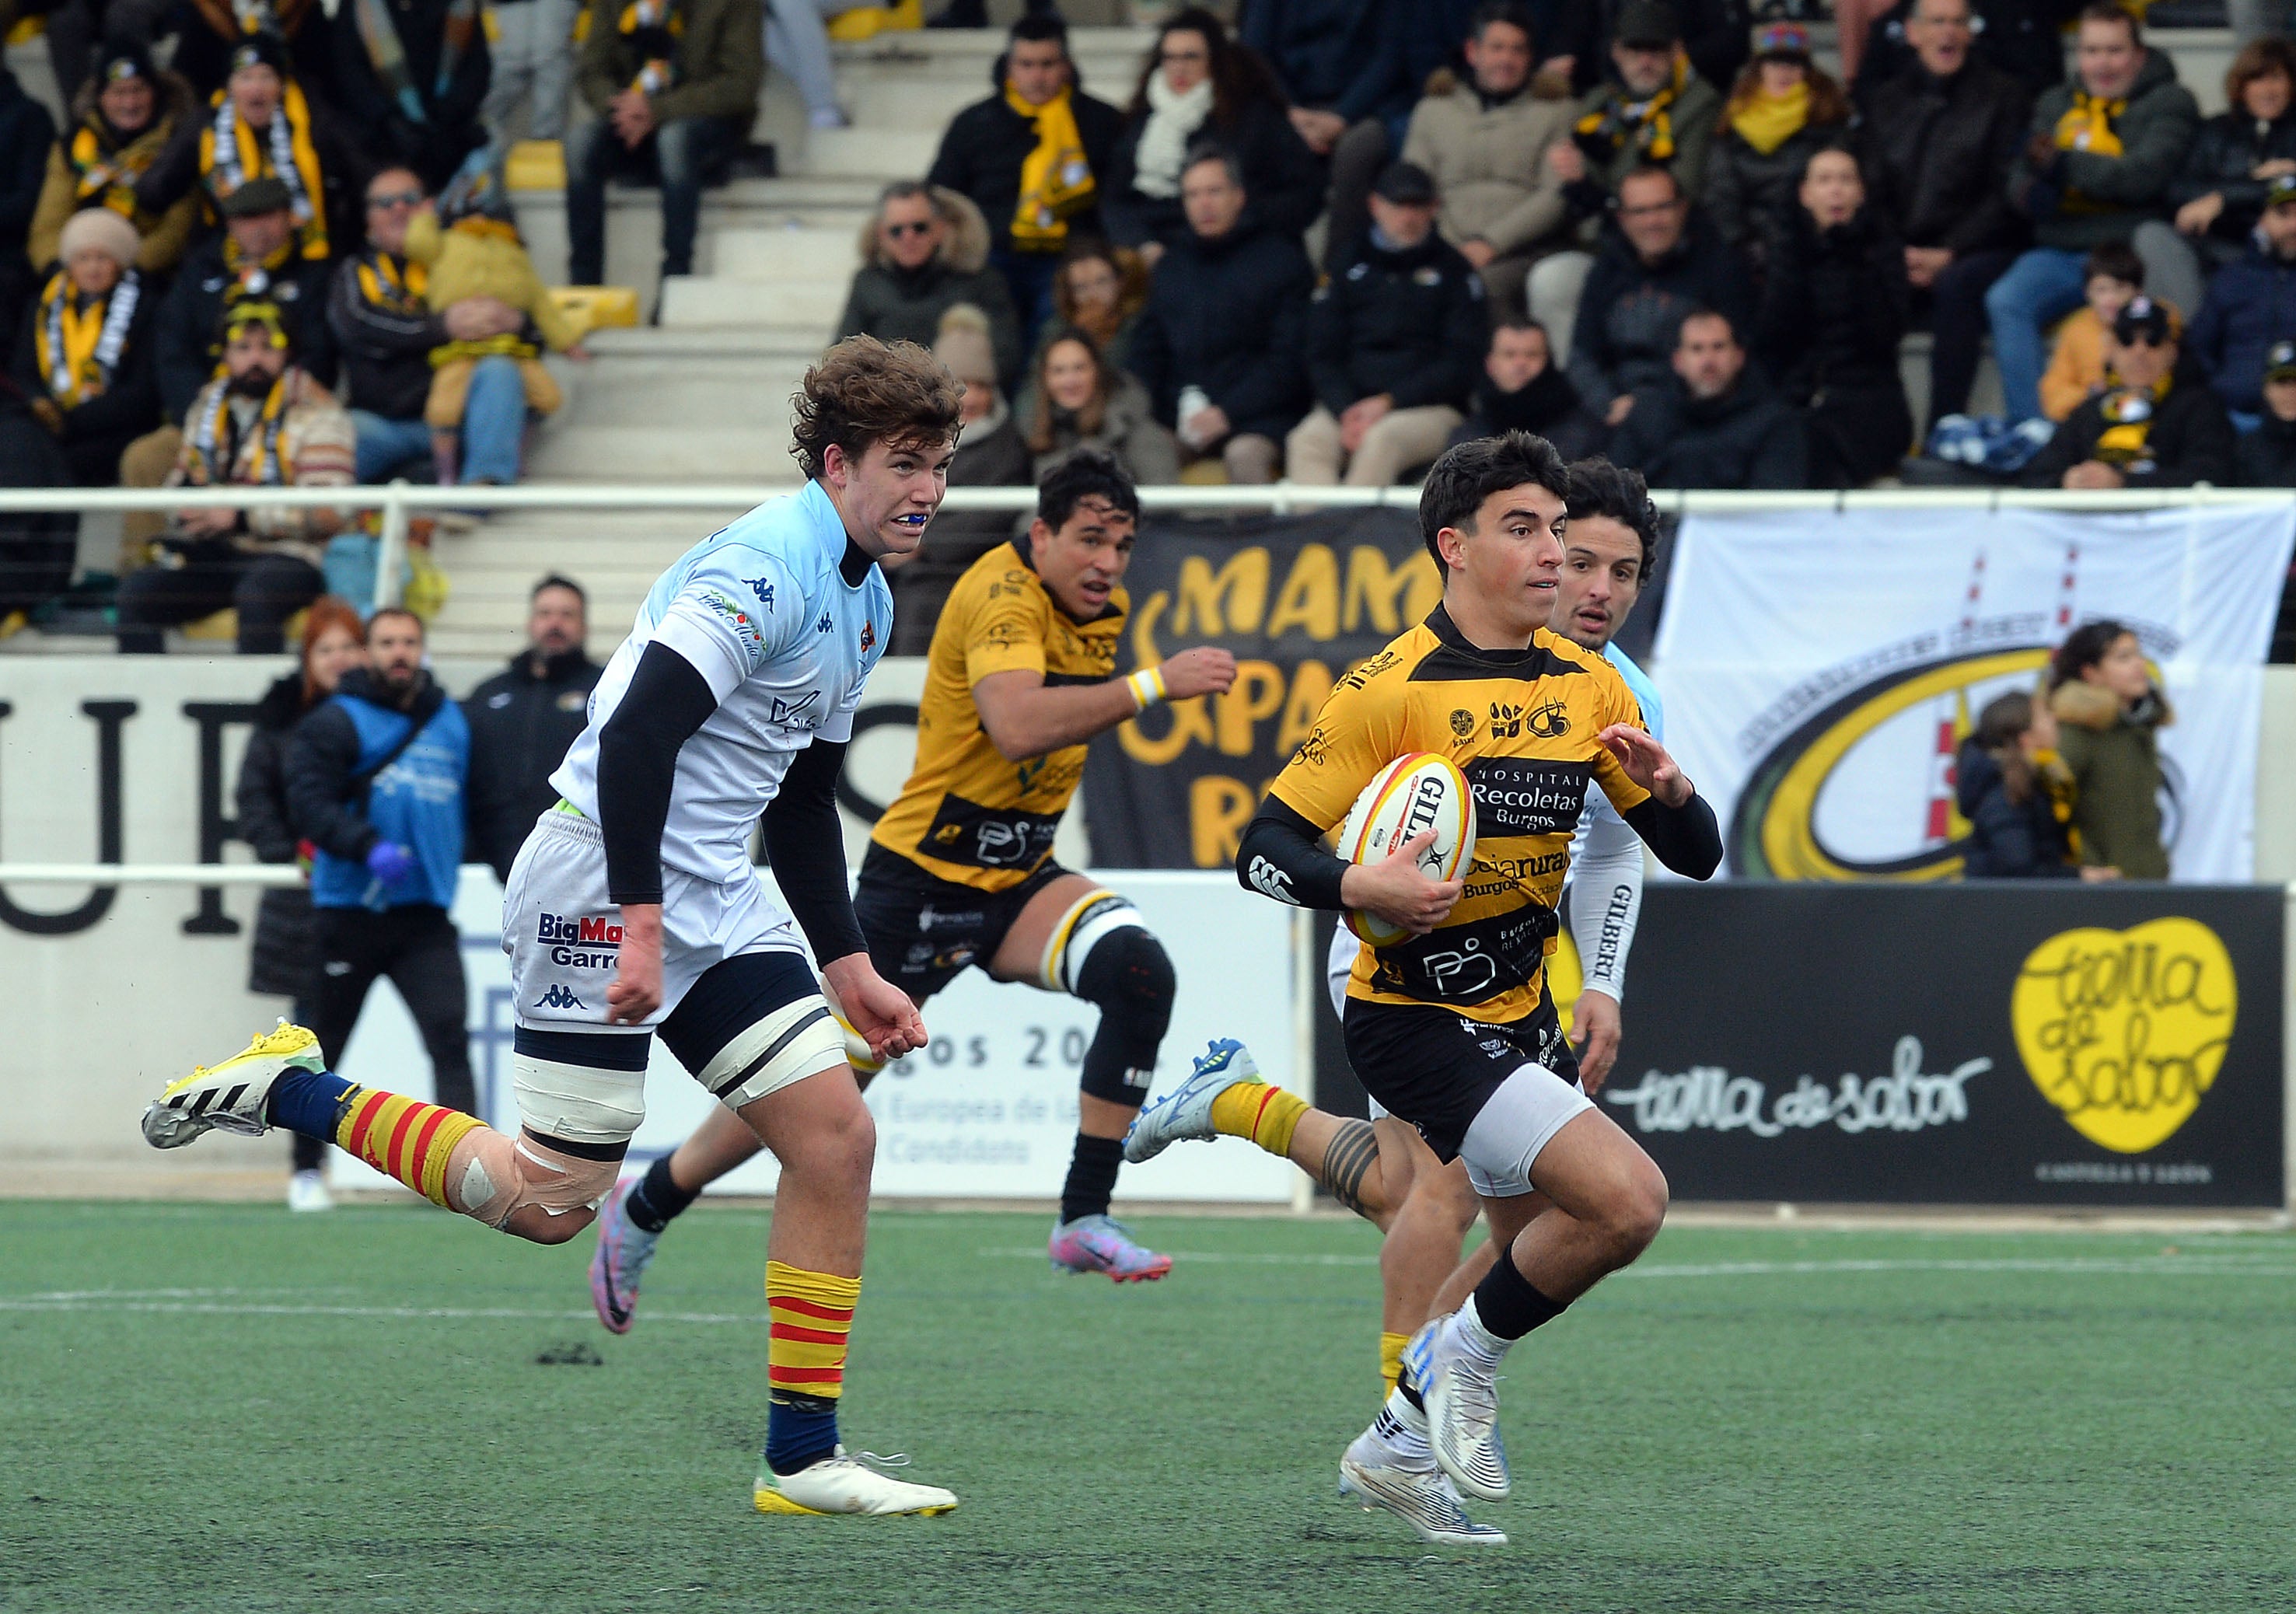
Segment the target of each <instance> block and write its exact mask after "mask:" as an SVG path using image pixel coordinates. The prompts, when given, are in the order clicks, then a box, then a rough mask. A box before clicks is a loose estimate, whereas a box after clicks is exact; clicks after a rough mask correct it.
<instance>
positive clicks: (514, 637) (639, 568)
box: [430, 508, 741, 660]
mask: <svg viewBox="0 0 2296 1614" xmlns="http://www.w3.org/2000/svg"><path fill="white" fill-rule="evenodd" d="M740 513H741V512H740V511H739V510H736V509H732V508H728V509H726V510H722V511H702V510H670V511H633V510H603V511H592V510H521V511H505V512H503V513H501V514H499V515H496V516H493V517H490V518H488V520H486V521H485V522H484V523H482V524H481V525H480V528H478V530H476V531H475V532H472V533H469V534H467V535H462V536H452V535H449V536H444V537H440V538H439V540H438V546H437V549H436V550H435V552H434V553H436V555H437V557H438V560H439V565H441V566H442V567H444V568H445V569H446V571H447V578H448V580H449V582H450V584H451V585H452V586H451V589H450V592H449V594H448V595H447V607H446V610H443V611H442V612H440V613H439V619H438V620H437V621H436V622H434V623H432V624H431V628H430V643H431V648H432V651H433V653H434V654H437V655H439V656H449V655H458V654H459V655H486V656H493V655H501V654H506V653H507V649H506V647H508V646H512V645H515V644H517V643H519V640H520V637H521V635H522V633H523V631H524V626H525V622H526V610H527V595H528V593H529V590H531V589H532V588H533V586H534V583H535V580H536V579H537V578H539V577H541V576H542V575H543V574H544V573H545V572H549V571H557V572H562V573H563V574H564V575H566V576H568V577H570V578H574V579H575V580H576V581H577V582H578V583H580V584H581V585H582V586H583V587H584V588H585V589H586V590H587V591H588V592H589V595H590V653H591V654H592V655H593V656H594V657H597V658H599V659H601V660H603V659H604V658H605V657H606V656H608V655H611V653H612V651H613V649H614V647H615V646H616V645H618V644H619V643H621V641H622V638H623V635H626V634H627V632H628V631H629V627H630V623H631V622H632V621H633V620H634V619H635V617H636V615H637V609H638V606H639V603H640V602H642V601H644V598H645V594H646V590H647V589H649V588H651V587H652V586H653V581H654V579H655V578H658V577H660V575H661V572H662V570H663V569H664V568H665V567H667V566H668V565H669V564H670V562H671V561H675V560H676V558H677V557H678V556H679V555H680V554H683V553H685V551H686V550H687V549H689V548H691V547H692V546H693V545H694V543H695V542H696V541H698V540H699V539H701V538H703V537H707V536H708V535H709V533H711V532H713V531H715V530H716V529H717V528H719V527H722V526H724V525H725V524H726V522H727V521H729V520H733V519H734V517H735V516H736V515H739V514H740Z"/></svg>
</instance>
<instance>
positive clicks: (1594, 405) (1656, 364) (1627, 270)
mask: <svg viewBox="0 0 2296 1614" xmlns="http://www.w3.org/2000/svg"><path fill="white" fill-rule="evenodd" d="M1616 217H1617V220H1618V228H1617V229H1616V230H1615V231H1613V232H1612V233H1611V234H1610V235H1609V236H1608V237H1607V238H1606V239H1605V240H1604V241H1603V250H1602V253H1601V255H1600V256H1599V257H1597V258H1595V266H1594V268H1593V270H1592V271H1590V272H1589V273H1588V274H1587V281H1586V285H1585V287H1584V289H1583V291H1581V293H1580V295H1579V299H1578V316H1577V317H1578V325H1577V330H1576V332H1575V333H1574V335H1573V336H1572V339H1571V343H1570V362H1569V365H1568V368H1569V370H1570V383H1571V385H1572V386H1574V387H1576V388H1578V389H1579V398H1580V399H1581V400H1582V401H1583V402H1584V403H1585V404H1586V406H1587V407H1588V408H1589V409H1593V410H1596V411H1599V412H1600V413H1601V414H1602V415H1603V423H1604V424H1605V425H1608V426H1616V425H1617V424H1618V423H1619V422H1620V421H1622V420H1624V419H1625V418H1626V416H1627V411H1628V409H1630V408H1632V407H1633V398H1634V394H1635V393H1636V391H1637V390H1638V389H1641V388H1643V387H1645V386H1648V385H1650V384H1651V383H1652V382H1655V381H1663V380H1664V379H1665V378H1666V377H1667V376H1668V375H1669V373H1671V372H1672V370H1673V368H1674V364H1675V347H1676V343H1675V336H1676V333H1677V331H1679V329H1680V328H1681V325H1682V321H1683V316H1684V315H1687V314H1688V313H1689V312H1690V311H1691V310H1692V309H1693V308H1712V309H1715V310H1717V311H1718V312H1719V313H1721V314H1723V315H1726V316H1727V317H1728V319H1729V322H1730V324H1731V326H1732V328H1733V329H1736V328H1738V327H1740V326H1742V325H1745V324H1749V323H1750V322H1751V317H1752V314H1753V293H1752V291H1751V288H1750V287H1749V286H1748V285H1747V283H1746V274H1745V271H1744V270H1743V269H1742V268H1741V267H1740V266H1739V264H1738V258H1737V255H1736V254H1735V253H1734V252H1731V251H1729V250H1727V249H1726V248H1725V247H1724V246H1723V245H1722V243H1721V242H1718V241H1717V240H1716V239H1715V238H1714V234H1713V232H1712V231H1711V230H1710V229H1709V228H1708V227H1707V225H1706V224H1705V221H1704V220H1703V219H1702V218H1700V217H1698V216H1697V215H1696V214H1695V213H1694V212H1693V209H1692V208H1691V206H1690V202H1689V200H1688V199H1687V198H1686V197H1685V195H1684V194H1683V191H1682V186H1681V184H1679V182H1678V181H1677V179H1676V178H1675V176H1674V175H1673V174H1672V173H1670V172H1669V171H1668V170H1667V169H1665V168H1641V169H1637V170H1636V172H1634V173H1632V174H1629V175H1628V176H1627V177H1626V179H1625V180H1624V181H1622V182H1621V183H1620V186H1619V201H1618V208H1617V211H1616ZM1540 267H1541V268H1544V267H1545V265H1543V264H1542V265H1541V266H1540ZM1533 274H1534V275H1536V274H1537V271H1533ZM1532 300H1533V301H1534V302H1536V301H1537V300H1538V299H1537V297H1536V294H1535V293H1534V296H1533V299H1532ZM1550 329H1551V327H1550Z"/></svg>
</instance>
